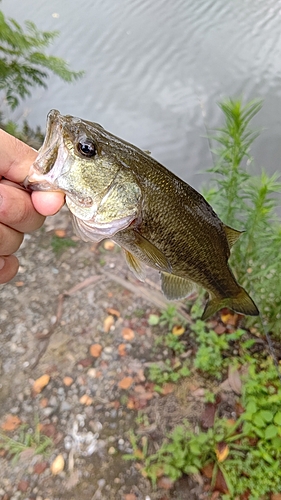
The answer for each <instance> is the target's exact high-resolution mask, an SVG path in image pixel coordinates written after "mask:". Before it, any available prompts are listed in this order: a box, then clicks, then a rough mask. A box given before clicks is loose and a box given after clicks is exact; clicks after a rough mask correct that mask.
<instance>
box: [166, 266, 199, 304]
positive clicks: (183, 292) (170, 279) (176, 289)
mask: <svg viewBox="0 0 281 500" xmlns="http://www.w3.org/2000/svg"><path fill="white" fill-rule="evenodd" d="M161 287H162V292H163V293H164V295H165V297H166V298H167V299H168V300H177V299H183V298H185V297H188V295H190V294H191V293H192V292H193V291H194V290H195V288H196V284H195V283H193V281H190V280H188V279H185V278H181V277H180V276H176V275H175V274H170V273H165V272H162V273H161Z"/></svg>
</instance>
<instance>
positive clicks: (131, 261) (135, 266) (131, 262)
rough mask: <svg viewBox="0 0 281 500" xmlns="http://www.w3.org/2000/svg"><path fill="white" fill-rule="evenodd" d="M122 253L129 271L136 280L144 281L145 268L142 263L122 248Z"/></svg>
mask: <svg viewBox="0 0 281 500" xmlns="http://www.w3.org/2000/svg"><path fill="white" fill-rule="evenodd" d="M123 252H124V255H125V259H126V262H127V265H128V267H129V269H130V270H131V271H132V273H133V274H134V275H135V276H136V278H138V280H140V281H144V280H145V275H146V273H145V267H144V265H143V264H142V262H141V261H140V260H139V259H137V257H135V256H134V255H133V254H131V252H128V250H125V249H124V248H123Z"/></svg>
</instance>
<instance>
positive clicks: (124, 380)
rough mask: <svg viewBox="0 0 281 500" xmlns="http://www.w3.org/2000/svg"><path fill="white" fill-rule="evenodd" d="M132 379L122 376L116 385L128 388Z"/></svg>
mask: <svg viewBox="0 0 281 500" xmlns="http://www.w3.org/2000/svg"><path fill="white" fill-rule="evenodd" d="M133 381H134V379H133V378H132V377H124V378H122V380H120V382H119V384H118V386H119V388H120V389H129V387H131V385H132V383H133Z"/></svg>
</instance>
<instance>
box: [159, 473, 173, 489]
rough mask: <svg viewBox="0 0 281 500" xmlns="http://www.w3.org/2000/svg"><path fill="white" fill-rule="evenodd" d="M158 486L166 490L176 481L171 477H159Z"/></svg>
mask: <svg viewBox="0 0 281 500" xmlns="http://www.w3.org/2000/svg"><path fill="white" fill-rule="evenodd" d="M157 486H158V487H159V488H163V489H164V490H170V489H171V488H172V487H173V486H174V481H172V479H170V478H169V477H166V476H163V477H160V478H159V479H158V481H157Z"/></svg>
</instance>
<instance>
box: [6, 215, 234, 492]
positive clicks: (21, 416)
mask: <svg viewBox="0 0 281 500" xmlns="http://www.w3.org/2000/svg"><path fill="white" fill-rule="evenodd" d="M60 241H67V242H68V243H70V244H75V246H69V247H67V248H64V249H63V250H57V251H56V252H55V251H54V250H53V247H52V245H54V244H55V243H56V244H57V245H59V246H60ZM18 257H19V260H20V269H19V273H18V275H17V276H16V277H15V279H14V280H13V281H12V282H10V283H9V284H6V285H4V286H2V287H1V289H0V290H1V309H0V332H1V347H0V352H1V359H0V361H1V364H0V403H1V404H0V425H1V428H2V432H3V430H5V434H6V435H9V436H11V437H14V438H16V439H19V432H20V428H21V427H20V425H21V424H24V423H26V424H27V429H30V432H32V429H33V430H34V429H35V428H36V426H38V425H39V426H40V429H41V433H42V434H43V435H47V436H49V437H50V439H51V440H52V448H51V452H50V454H49V455H47V456H44V455H43V454H41V453H36V451H34V450H33V449H30V448H29V449H28V448H27V449H26V450H25V451H23V452H22V453H20V455H19V459H18V460H17V461H16V462H15V463H14V462H13V461H12V460H11V457H10V456H9V455H8V454H7V452H5V451H4V450H3V449H2V450H0V464H1V467H0V499H2V500H22V499H33V500H48V499H50V500H58V499H65V500H66V499H68V500H72V499H79V500H89V499H91V500H115V499H116V500H172V499H174V500H195V499H203V498H207V496H208V492H207V491H206V489H207V488H206V484H205V481H204V479H203V478H202V477H201V476H200V477H197V476H194V477H184V478H183V479H182V480H180V481H178V482H176V483H175V484H173V483H171V481H169V480H168V479H167V478H162V479H161V480H159V481H158V483H157V485H156V487H153V486H152V485H151V483H150V482H149V481H148V479H147V478H145V477H144V475H143V474H142V473H141V469H140V466H139V464H138V462H137V461H126V460H124V459H123V455H124V454H128V453H132V444H131V442H130V432H131V431H134V432H135V433H137V434H142V433H143V435H144V436H146V438H147V440H148V446H149V449H150V450H151V451H152V452H153V451H155V450H156V449H157V448H159V446H160V444H161V443H162V440H163V438H164V436H165V435H166V434H167V432H169V431H170V430H171V429H173V427H174V426H175V425H177V424H179V423H181V422H182V421H183V420H184V419H188V420H189V421H190V423H191V425H193V426H196V425H198V418H199V416H200V415H202V411H203V408H204V403H203V396H204V385H203V381H201V380H200V379H199V378H198V377H197V378H196V379H193V378H190V379H185V380H184V381H183V382H179V383H177V384H176V385H172V384H170V386H169V385H168V384H167V387H166V389H167V390H166V394H164V395H163V394H162V395H160V394H159V393H158V392H157V391H156V390H155V387H154V385H153V384H152V383H151V382H149V380H148V379H147V370H148V366H149V363H151V362H159V363H161V362H162V361H163V360H164V359H165V358H167V357H169V356H171V353H170V352H169V350H168V349H166V348H164V349H163V347H162V346H161V345H158V346H156V345H155V340H156V338H157V336H159V335H160V334H161V333H162V334H163V332H164V330H161V328H160V327H151V326H150V325H149V323H148V318H149V316H150V314H158V315H159V314H160V312H161V310H163V309H164V308H165V307H166V304H167V302H166V300H165V299H164V297H163V295H162V294H161V292H160V290H159V283H158V275H157V273H156V272H155V273H154V272H152V271H150V272H149V279H148V280H147V283H145V284H143V283H140V282H138V281H137V280H136V279H135V278H134V277H133V276H132V274H131V273H130V272H129V270H128V269H127V267H126V264H125V261H124V259H123V256H122V253H121V251H120V249H119V248H118V247H117V246H115V245H111V244H110V243H108V242H107V244H104V242H102V243H101V244H98V245H97V244H96V245H92V244H90V243H87V244H86V243H83V242H81V241H80V240H78V239H77V238H76V237H75V236H74V235H73V230H72V225H71V220H70V216H69V213H68V211H67V210H66V209H63V210H62V211H61V212H60V213H59V214H58V215H56V216H54V217H51V218H48V219H47V221H46V223H45V225H44V227H43V228H42V229H41V230H39V231H37V232H36V233H34V234H32V235H26V237H25V240H24V244H23V245H22V247H21V249H20V251H19V252H18ZM178 307H179V308H182V309H181V312H182V314H185V315H186V318H187V319H188V313H187V311H186V310H185V307H184V305H180V304H179V305H178ZM186 335H187V336H188V333H187V334H186ZM192 349H193V345H192V340H190V345H189V349H188V350H187V352H186V353H184V354H183V355H182V356H183V357H184V356H190V355H192ZM43 375H44V376H45V382H46V381H47V383H46V385H45V386H44V384H43V386H42V387H41V388H39V389H37V390H36V384H38V382H37V381H38V379H39V378H40V377H41V376H43ZM66 377H68V378H66ZM45 382H44V383H45ZM34 383H35V385H34ZM209 389H210V388H209ZM213 389H214V390H216V388H213ZM226 391H228V396H227V401H226V398H225V399H224V398H222V401H221V405H222V406H221V411H222V412H226V413H227V414H230V415H231V412H232V411H233V407H234V400H235V394H234V392H232V391H231V388H230V387H229V386H228V387H227V388H226ZM164 392H165V391H164ZM140 410H142V411H143V412H144V414H145V415H146V418H147V421H148V423H149V425H147V426H146V427H145V430H144V429H143V428H142V426H141V425H140V420H139V418H138V417H139V411H140ZM9 422H10V423H11V422H12V424H11V429H10V430H9V429H8V428H7V425H8V427H9ZM37 451H38V450H37ZM58 456H59V458H61V459H63V464H62V466H58V471H56V470H55V469H54V461H55V459H56V457H58ZM216 498H217V497H216Z"/></svg>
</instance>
